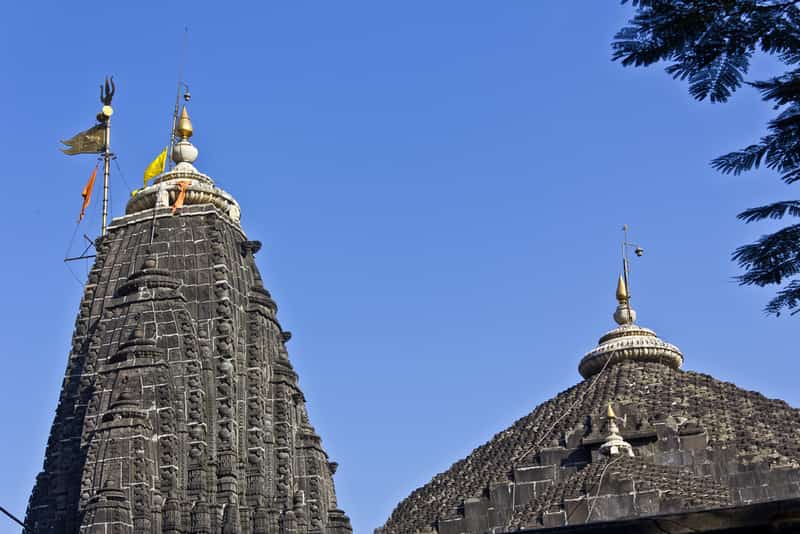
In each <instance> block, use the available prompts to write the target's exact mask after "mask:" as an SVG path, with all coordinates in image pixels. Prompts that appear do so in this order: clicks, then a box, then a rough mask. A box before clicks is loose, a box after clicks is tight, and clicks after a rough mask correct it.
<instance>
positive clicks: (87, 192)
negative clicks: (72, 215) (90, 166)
mask: <svg viewBox="0 0 800 534" xmlns="http://www.w3.org/2000/svg"><path fill="white" fill-rule="evenodd" d="M99 165H100V164H99V163H98V164H97V165H95V166H94V170H93V171H92V175H91V176H90V177H89V181H88V182H86V186H85V187H84V188H83V193H81V196H82V197H83V206H81V214H80V215H78V222H81V221H82V220H83V215H84V213H86V208H87V207H88V206H89V202H90V201H91V200H92V190H93V189H94V179H95V178H97V167H98V166H99Z"/></svg>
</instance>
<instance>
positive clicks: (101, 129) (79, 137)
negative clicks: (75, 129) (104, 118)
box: [61, 124, 106, 156]
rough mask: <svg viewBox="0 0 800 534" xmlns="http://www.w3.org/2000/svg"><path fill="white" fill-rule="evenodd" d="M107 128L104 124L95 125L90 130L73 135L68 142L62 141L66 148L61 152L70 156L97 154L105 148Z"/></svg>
mask: <svg viewBox="0 0 800 534" xmlns="http://www.w3.org/2000/svg"><path fill="white" fill-rule="evenodd" d="M105 133H106V127H105V125H104V124H95V125H94V126H92V127H91V128H89V129H88V130H84V131H82V132H80V133H77V134H75V135H73V136H72V137H71V138H69V139H67V140H66V141H61V142H62V143H63V144H64V145H66V148H62V149H61V152H63V153H64V154H66V155H68V156H74V155H75V154H96V153H98V152H102V151H103V148H104V147H105V137H106V136H105Z"/></svg>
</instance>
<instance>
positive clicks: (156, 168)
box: [144, 148, 167, 187]
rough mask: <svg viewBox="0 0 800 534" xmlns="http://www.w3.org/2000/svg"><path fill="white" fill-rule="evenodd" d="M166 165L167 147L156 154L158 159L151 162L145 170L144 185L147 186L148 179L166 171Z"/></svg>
mask: <svg viewBox="0 0 800 534" xmlns="http://www.w3.org/2000/svg"><path fill="white" fill-rule="evenodd" d="M166 165H167V149H166V148H165V149H164V150H162V151H161V153H160V154H159V155H158V156H156V159H154V160H153V161H152V162H151V163H150V165H148V166H147V168H146V169H145V170H144V186H145V187H147V181H148V180H149V179H150V178H153V177H155V176H158V175H159V174H161V173H162V172H164V169H165V168H166Z"/></svg>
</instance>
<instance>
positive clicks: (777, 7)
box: [612, 0, 800, 315]
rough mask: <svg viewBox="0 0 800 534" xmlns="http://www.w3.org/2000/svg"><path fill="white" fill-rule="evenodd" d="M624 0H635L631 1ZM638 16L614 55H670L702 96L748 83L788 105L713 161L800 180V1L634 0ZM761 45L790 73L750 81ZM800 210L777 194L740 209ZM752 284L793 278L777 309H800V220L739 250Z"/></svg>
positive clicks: (772, 307)
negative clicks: (760, 132)
mask: <svg viewBox="0 0 800 534" xmlns="http://www.w3.org/2000/svg"><path fill="white" fill-rule="evenodd" d="M622 3H623V4H625V3H629V2H628V0H622ZM630 4H631V5H632V6H634V7H635V8H636V14H635V16H634V17H633V18H632V19H631V20H630V21H628V25H627V26H625V27H624V28H622V29H621V30H620V31H619V32H618V33H617V35H616V36H615V38H614V42H613V43H612V47H613V50H614V53H613V59H614V60H619V61H620V62H621V63H622V64H623V65H625V66H629V65H634V66H647V65H652V64H653V63H657V62H660V61H666V62H668V63H669V65H668V66H667V67H666V71H667V73H669V74H671V75H672V77H673V78H675V79H680V80H687V81H688V83H689V93H691V95H692V96H693V97H695V98H696V99H698V100H705V99H708V100H710V101H712V102H725V101H727V100H728V98H729V97H730V96H731V95H732V94H733V92H734V91H736V90H737V89H738V88H739V87H740V86H741V85H742V83H746V84H748V85H750V86H752V87H755V88H756V89H758V90H759V91H760V92H761V96H762V98H763V99H764V101H766V102H770V103H772V104H773V105H774V107H775V109H776V110H778V115H777V116H776V117H775V118H774V119H772V120H771V121H770V122H769V123H768V124H767V128H768V133H767V135H765V136H764V137H762V138H761V139H760V140H759V141H758V143H756V144H754V145H750V146H748V147H746V148H744V149H742V150H738V151H735V152H731V153H730V154H725V155H724V156H720V157H718V158H716V159H714V160H713V161H712V162H711V166H712V167H714V168H715V169H717V170H719V171H720V172H723V173H725V174H740V173H742V172H744V171H748V170H751V169H756V168H758V167H760V166H761V165H762V164H763V165H764V166H766V167H767V168H769V169H772V170H775V171H776V172H778V173H780V177H781V179H782V180H783V181H784V182H786V183H787V184H792V183H794V182H796V181H798V180H800V68H793V67H795V66H796V65H797V64H799V63H800V7H799V5H800V0H795V1H785V0H784V1H781V0H630ZM755 53H765V54H770V55H774V56H776V57H777V58H779V59H780V60H781V61H782V62H783V63H784V64H785V65H786V69H787V70H786V72H785V73H784V74H783V75H781V76H777V77H775V78H771V79H769V80H760V81H752V82H744V75H745V74H747V71H748V68H749V65H750V59H751V58H752V57H753V54H755ZM784 216H789V217H800V201H796V200H790V201H784V202H776V203H774V204H770V205H767V206H761V207H757V208H751V209H748V210H745V211H743V212H742V213H740V214H739V216H738V217H739V219H741V220H743V221H745V222H746V223H750V222H754V221H760V220H764V219H782V218H783V217H784ZM733 260H734V261H736V262H737V263H738V264H739V266H740V267H742V268H743V269H744V271H745V273H744V274H743V275H741V276H739V277H738V280H739V283H740V284H742V285H758V286H766V285H770V284H777V285H781V284H785V285H784V286H783V287H782V288H780V289H779V290H778V292H777V294H776V296H775V297H774V298H773V299H772V300H771V301H770V302H769V303H768V304H767V306H766V308H765V310H766V312H767V313H771V314H775V315H780V313H781V311H783V310H788V311H789V312H790V313H792V314H795V313H800V280H797V279H794V280H787V279H789V278H793V277H796V276H797V275H798V274H800V225H792V226H787V227H786V228H783V229H781V230H779V231H777V232H775V233H772V234H769V235H765V236H763V237H761V238H760V239H759V240H758V241H756V242H755V243H752V244H750V245H745V246H742V247H739V248H738V249H736V251H735V252H734V253H733Z"/></svg>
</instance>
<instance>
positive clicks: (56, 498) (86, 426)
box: [26, 110, 352, 534]
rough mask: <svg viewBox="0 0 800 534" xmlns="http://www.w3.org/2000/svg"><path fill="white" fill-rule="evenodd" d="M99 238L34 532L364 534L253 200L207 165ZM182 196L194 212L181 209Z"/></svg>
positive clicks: (186, 170) (190, 169) (185, 157)
mask: <svg viewBox="0 0 800 534" xmlns="http://www.w3.org/2000/svg"><path fill="white" fill-rule="evenodd" d="M188 120H189V119H188V115H187V114H186V113H185V110H184V116H183V117H182V119H181V125H182V126H183V128H182V129H179V133H181V136H182V139H181V140H180V142H178V143H177V144H176V147H175V150H174V152H173V159H174V160H175V161H176V163H177V165H176V166H175V167H174V168H173V169H172V170H171V171H169V172H166V173H164V174H162V175H161V176H159V177H158V178H157V179H155V180H154V184H153V185H151V186H149V187H147V188H145V189H143V190H142V191H140V192H139V193H137V194H136V195H135V196H134V197H132V199H131V200H130V202H129V203H128V206H127V210H126V215H125V216H124V217H121V218H118V219H115V220H114V221H113V222H112V224H111V225H110V226H109V228H108V233H107V234H106V235H105V236H104V237H102V238H101V239H99V240H98V242H97V245H96V248H97V258H96V260H95V264H94V266H93V267H92V269H91V272H90V273H89V278H88V282H87V284H86V286H85V290H84V294H83V298H82V299H81V302H80V310H79V313H78V317H77V319H76V322H75V333H74V337H73V340H72V348H71V351H70V353H69V358H68V362H67V369H66V373H65V377H64V381H63V387H62V391H61V396H60V399H59V403H58V408H57V409H56V415H55V420H54V422H53V426H52V430H51V433H50V439H49V441H48V444H47V450H46V456H45V461H44V469H43V470H42V472H41V473H40V474H39V476H38V477H37V480H36V485H35V487H34V489H33V493H32V495H31V497H30V502H29V506H28V512H27V517H26V524H27V525H28V527H29V530H30V532H33V533H44V532H48V533H50V532H57V533H69V534H72V533H78V532H80V533H82V534H98V533H109V534H110V533H112V532H113V533H115V534H144V533H148V534H149V533H154V534H162V533H163V534H183V533H212V532H217V533H220V532H221V533H240V532H241V533H252V534H267V533H269V534H273V533H286V534H288V533H293V534H301V533H311V532H314V533H329V534H349V533H350V532H352V529H351V527H350V522H349V519H348V518H347V516H346V515H345V514H344V512H343V511H342V510H340V509H339V508H338V506H337V502H336V494H335V490H334V483H333V474H334V473H335V471H336V467H337V464H336V463H335V462H332V461H330V460H329V458H328V456H327V454H326V453H325V451H324V450H323V448H322V443H321V440H320V437H319V436H318V435H317V433H316V432H315V430H314V427H313V426H312V425H311V423H310V421H309V419H308V414H307V412H306V408H305V397H304V396H303V393H302V391H301V390H300V387H299V385H298V377H297V374H296V373H295V371H294V370H293V369H292V365H291V363H290V362H289V358H288V355H287V350H286V344H287V342H288V341H289V339H290V337H291V336H290V333H289V332H287V331H285V330H283V328H282V327H281V325H280V323H279V322H278V319H277V315H276V314H277V306H276V304H275V302H274V301H273V299H272V298H271V296H270V293H269V291H267V289H265V288H264V285H263V283H262V279H261V276H260V275H259V272H258V268H257V267H256V263H255V258H254V255H255V254H256V253H257V252H258V250H259V249H260V248H261V244H260V243H259V242H258V241H252V240H249V239H248V238H247V237H246V236H245V234H244V232H243V230H242V228H241V226H240V225H239V206H238V204H237V203H236V201H235V200H234V199H233V198H232V197H231V196H230V195H228V194H227V193H225V192H224V191H222V190H221V189H219V188H218V187H216V185H214V182H213V181H212V180H211V178H210V177H208V176H206V175H204V174H202V173H200V172H199V171H197V169H195V168H194V166H193V165H192V163H193V162H194V160H195V158H197V149H196V148H194V147H193V146H192V145H191V143H189V141H188V137H189V136H190V135H191V123H188V128H187V122H188ZM176 201H177V202H178V205H180V204H181V203H182V204H183V206H182V207H179V208H177V209H174V208H173V206H174V205H175V203H176Z"/></svg>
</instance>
